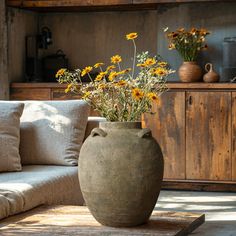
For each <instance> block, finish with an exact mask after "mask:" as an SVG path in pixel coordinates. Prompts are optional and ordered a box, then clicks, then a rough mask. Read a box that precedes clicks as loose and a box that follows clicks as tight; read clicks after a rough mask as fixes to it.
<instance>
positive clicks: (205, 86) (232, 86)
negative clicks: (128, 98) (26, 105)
mask: <svg viewBox="0 0 236 236" xmlns="http://www.w3.org/2000/svg"><path fill="white" fill-rule="evenodd" d="M167 85H168V88H169V89H172V90H173V89H178V90H179V89H183V90H186V89H187V90H190V89H191V90H192V89H193V90H209V89H212V90H236V83H181V82H178V83H174V82H170V83H167ZM66 86H67V85H66V84H58V83H11V88H66Z"/></svg>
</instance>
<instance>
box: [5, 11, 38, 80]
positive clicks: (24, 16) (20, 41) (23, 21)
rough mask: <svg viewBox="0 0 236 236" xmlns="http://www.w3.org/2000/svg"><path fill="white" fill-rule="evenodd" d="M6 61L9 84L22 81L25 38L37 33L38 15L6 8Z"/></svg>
mask: <svg viewBox="0 0 236 236" xmlns="http://www.w3.org/2000/svg"><path fill="white" fill-rule="evenodd" d="M7 18H8V22H7V24H8V25H7V27H8V58H9V59H8V60H9V70H8V71H9V80H10V82H17V81H24V74H25V36H27V35H35V34H36V33H37V31H38V14H37V13H35V12H32V11H25V10H20V9H15V8H8V17H7Z"/></svg>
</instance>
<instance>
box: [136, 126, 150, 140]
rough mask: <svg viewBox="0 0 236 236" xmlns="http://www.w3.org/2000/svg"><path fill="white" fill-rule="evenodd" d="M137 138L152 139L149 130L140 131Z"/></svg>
mask: <svg viewBox="0 0 236 236" xmlns="http://www.w3.org/2000/svg"><path fill="white" fill-rule="evenodd" d="M138 137H139V138H146V137H152V131H151V130H150V129H149V128H145V129H142V130H141V131H139V132H138Z"/></svg>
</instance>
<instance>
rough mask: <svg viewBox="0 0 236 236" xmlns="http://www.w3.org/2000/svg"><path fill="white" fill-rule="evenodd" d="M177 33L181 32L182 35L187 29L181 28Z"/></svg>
mask: <svg viewBox="0 0 236 236" xmlns="http://www.w3.org/2000/svg"><path fill="white" fill-rule="evenodd" d="M177 31H178V32H180V33H182V32H184V31H185V29H184V28H179V29H178V30H177Z"/></svg>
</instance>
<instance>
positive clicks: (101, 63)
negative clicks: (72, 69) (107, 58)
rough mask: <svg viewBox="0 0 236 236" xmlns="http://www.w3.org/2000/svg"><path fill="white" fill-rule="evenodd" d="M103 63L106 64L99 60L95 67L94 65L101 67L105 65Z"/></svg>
mask: <svg viewBox="0 0 236 236" xmlns="http://www.w3.org/2000/svg"><path fill="white" fill-rule="evenodd" d="M103 65H104V63H103V62H98V63H96V64H95V65H94V66H93V67H94V68H98V67H101V66H103Z"/></svg>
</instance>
